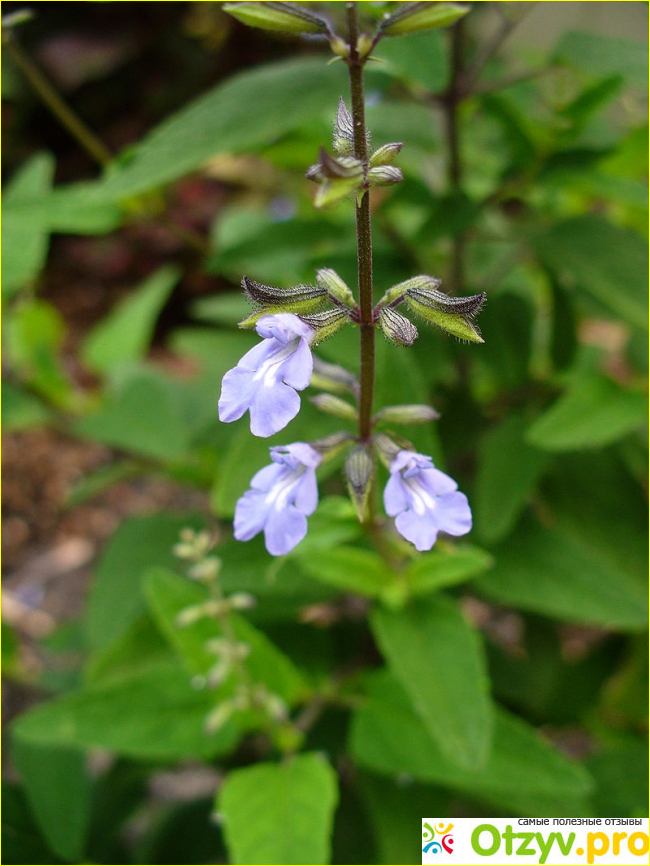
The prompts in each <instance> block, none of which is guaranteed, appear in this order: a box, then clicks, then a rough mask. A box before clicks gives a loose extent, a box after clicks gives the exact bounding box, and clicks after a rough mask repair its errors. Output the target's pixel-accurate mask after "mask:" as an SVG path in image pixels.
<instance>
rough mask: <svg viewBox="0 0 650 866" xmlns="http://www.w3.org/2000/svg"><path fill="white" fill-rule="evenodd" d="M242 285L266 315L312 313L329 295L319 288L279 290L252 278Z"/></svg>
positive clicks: (243, 281) (302, 287)
mask: <svg viewBox="0 0 650 866" xmlns="http://www.w3.org/2000/svg"><path fill="white" fill-rule="evenodd" d="M241 284H242V288H243V289H244V292H245V293H246V295H247V297H248V299H249V300H250V301H252V302H253V303H254V304H255V305H257V306H260V307H263V308H264V313H265V314H267V313H310V312H312V311H313V310H317V309H318V308H319V307H320V306H322V304H323V301H324V299H325V297H326V295H327V292H326V291H325V289H323V288H321V287H319V286H302V285H301V286H292V287H291V288H289V289H277V288H275V287H274V286H266V285H264V283H258V282H257V280H252V279H251V278H250V277H244V278H243V279H242V281H241ZM249 318H250V317H249ZM245 321H248V320H245Z"/></svg>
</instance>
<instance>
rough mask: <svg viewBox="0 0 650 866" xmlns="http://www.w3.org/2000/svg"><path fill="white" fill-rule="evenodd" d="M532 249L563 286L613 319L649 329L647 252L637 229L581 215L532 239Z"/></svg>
mask: <svg viewBox="0 0 650 866" xmlns="http://www.w3.org/2000/svg"><path fill="white" fill-rule="evenodd" d="M535 247H536V249H537V253H538V255H539V257H540V259H541V261H542V262H543V263H544V265H545V266H546V267H547V268H549V269H550V270H551V271H553V273H554V274H556V275H557V277H558V279H559V280H560V282H561V283H562V285H564V286H566V287H567V288H568V289H569V290H573V291H578V290H579V292H580V293H581V294H582V295H584V296H586V297H588V298H589V299H592V300H593V301H596V302H597V304H598V306H599V308H600V309H602V310H604V311H605V312H606V314H610V315H613V316H614V318H615V319H621V320H622V321H624V322H628V323H629V324H631V325H636V326H637V327H639V328H644V329H646V330H647V327H648V299H647V292H646V276H647V271H648V251H647V249H646V245H645V243H644V242H643V239H642V238H641V237H640V236H639V235H637V234H636V233H635V232H631V231H629V230H626V229H622V228H619V227H618V226H615V225H613V224H612V223H610V222H608V221H607V220H606V219H603V217H601V216H596V215H595V214H585V215H584V216H576V217H572V218H571V219H568V220H563V221H560V222H557V223H555V225H553V226H552V227H551V228H549V229H548V230H547V231H545V232H543V233H541V234H539V235H538V236H537V237H536V238H535Z"/></svg>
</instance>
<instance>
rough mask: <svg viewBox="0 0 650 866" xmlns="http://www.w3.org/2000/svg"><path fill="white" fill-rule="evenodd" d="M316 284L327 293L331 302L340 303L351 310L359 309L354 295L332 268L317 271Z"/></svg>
mask: <svg viewBox="0 0 650 866" xmlns="http://www.w3.org/2000/svg"><path fill="white" fill-rule="evenodd" d="M316 282H317V283H318V285H319V287H320V288H321V289H322V290H323V291H325V292H327V294H328V295H329V296H330V299H331V300H333V301H335V302H336V301H340V302H341V303H342V304H345V306H346V307H349V308H350V309H351V310H355V309H357V302H356V301H355V299H354V295H353V294H352V292H351V291H350V288H349V286H348V285H347V284H346V283H345V282H343V280H342V279H341V277H339V275H338V274H337V273H336V271H333V270H332V269H331V268H321V269H320V270H319V271H316Z"/></svg>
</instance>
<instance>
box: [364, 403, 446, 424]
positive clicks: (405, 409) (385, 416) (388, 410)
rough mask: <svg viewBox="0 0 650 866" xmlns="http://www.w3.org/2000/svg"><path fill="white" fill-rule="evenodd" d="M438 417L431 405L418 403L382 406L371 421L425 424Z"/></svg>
mask: <svg viewBox="0 0 650 866" xmlns="http://www.w3.org/2000/svg"><path fill="white" fill-rule="evenodd" d="M436 418H440V415H439V413H438V412H436V410H435V409H432V408H431V406H425V405H423V404H420V403H413V404H407V405H405V406H384V407H383V409H380V410H379V412H377V414H376V415H375V417H374V418H373V421H388V423H389V424H426V423H427V422H429V421H435V419H436Z"/></svg>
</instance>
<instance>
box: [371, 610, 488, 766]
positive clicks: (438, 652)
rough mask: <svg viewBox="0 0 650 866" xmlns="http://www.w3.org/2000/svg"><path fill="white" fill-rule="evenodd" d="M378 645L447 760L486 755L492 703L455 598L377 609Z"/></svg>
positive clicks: (481, 760)
mask: <svg viewBox="0 0 650 866" xmlns="http://www.w3.org/2000/svg"><path fill="white" fill-rule="evenodd" d="M370 623H371V627H372V631H373V634H374V635H375V638H376V639H377V642H378V644H379V647H380V649H381V651H382V653H383V655H384V657H385V658H386V659H387V661H388V664H389V666H390V668H391V670H392V672H393V674H394V675H395V677H396V678H397V679H398V680H399V682H400V683H401V685H402V686H403V688H404V689H405V691H406V692H407V694H408V695H409V698H410V699H411V701H412V703H413V706H414V707H415V710H416V712H417V713H418V715H419V716H420V717H421V718H422V720H423V721H424V723H425V725H426V726H427V729H428V731H429V733H430V735H431V737H432V738H433V739H434V740H435V742H436V743H437V745H438V748H439V749H440V751H441V753H442V754H443V755H444V756H445V758H446V760H447V761H448V762H450V763H452V764H456V765H458V766H459V767H464V768H468V767H473V768H478V767H482V766H484V765H485V763H486V761H487V760H488V758H489V754H490V747H491V741H492V727H493V725H492V721H493V720H492V705H491V703H490V699H489V694H488V676H487V671H486V666H485V658H484V654H483V648H482V646H481V642H480V639H479V637H478V634H477V633H476V631H475V630H474V629H473V628H472V627H471V626H470V625H468V623H467V622H466V620H465V619H464V617H463V615H462V613H461V612H460V610H459V608H458V606H457V604H456V603H455V602H453V601H451V600H449V599H446V598H441V597H437V598H434V599H431V600H429V601H418V602H416V603H413V604H411V606H410V607H408V608H405V609H403V610H400V611H389V610H382V609H378V610H375V611H374V612H373V614H372V616H371V620H370Z"/></svg>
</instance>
